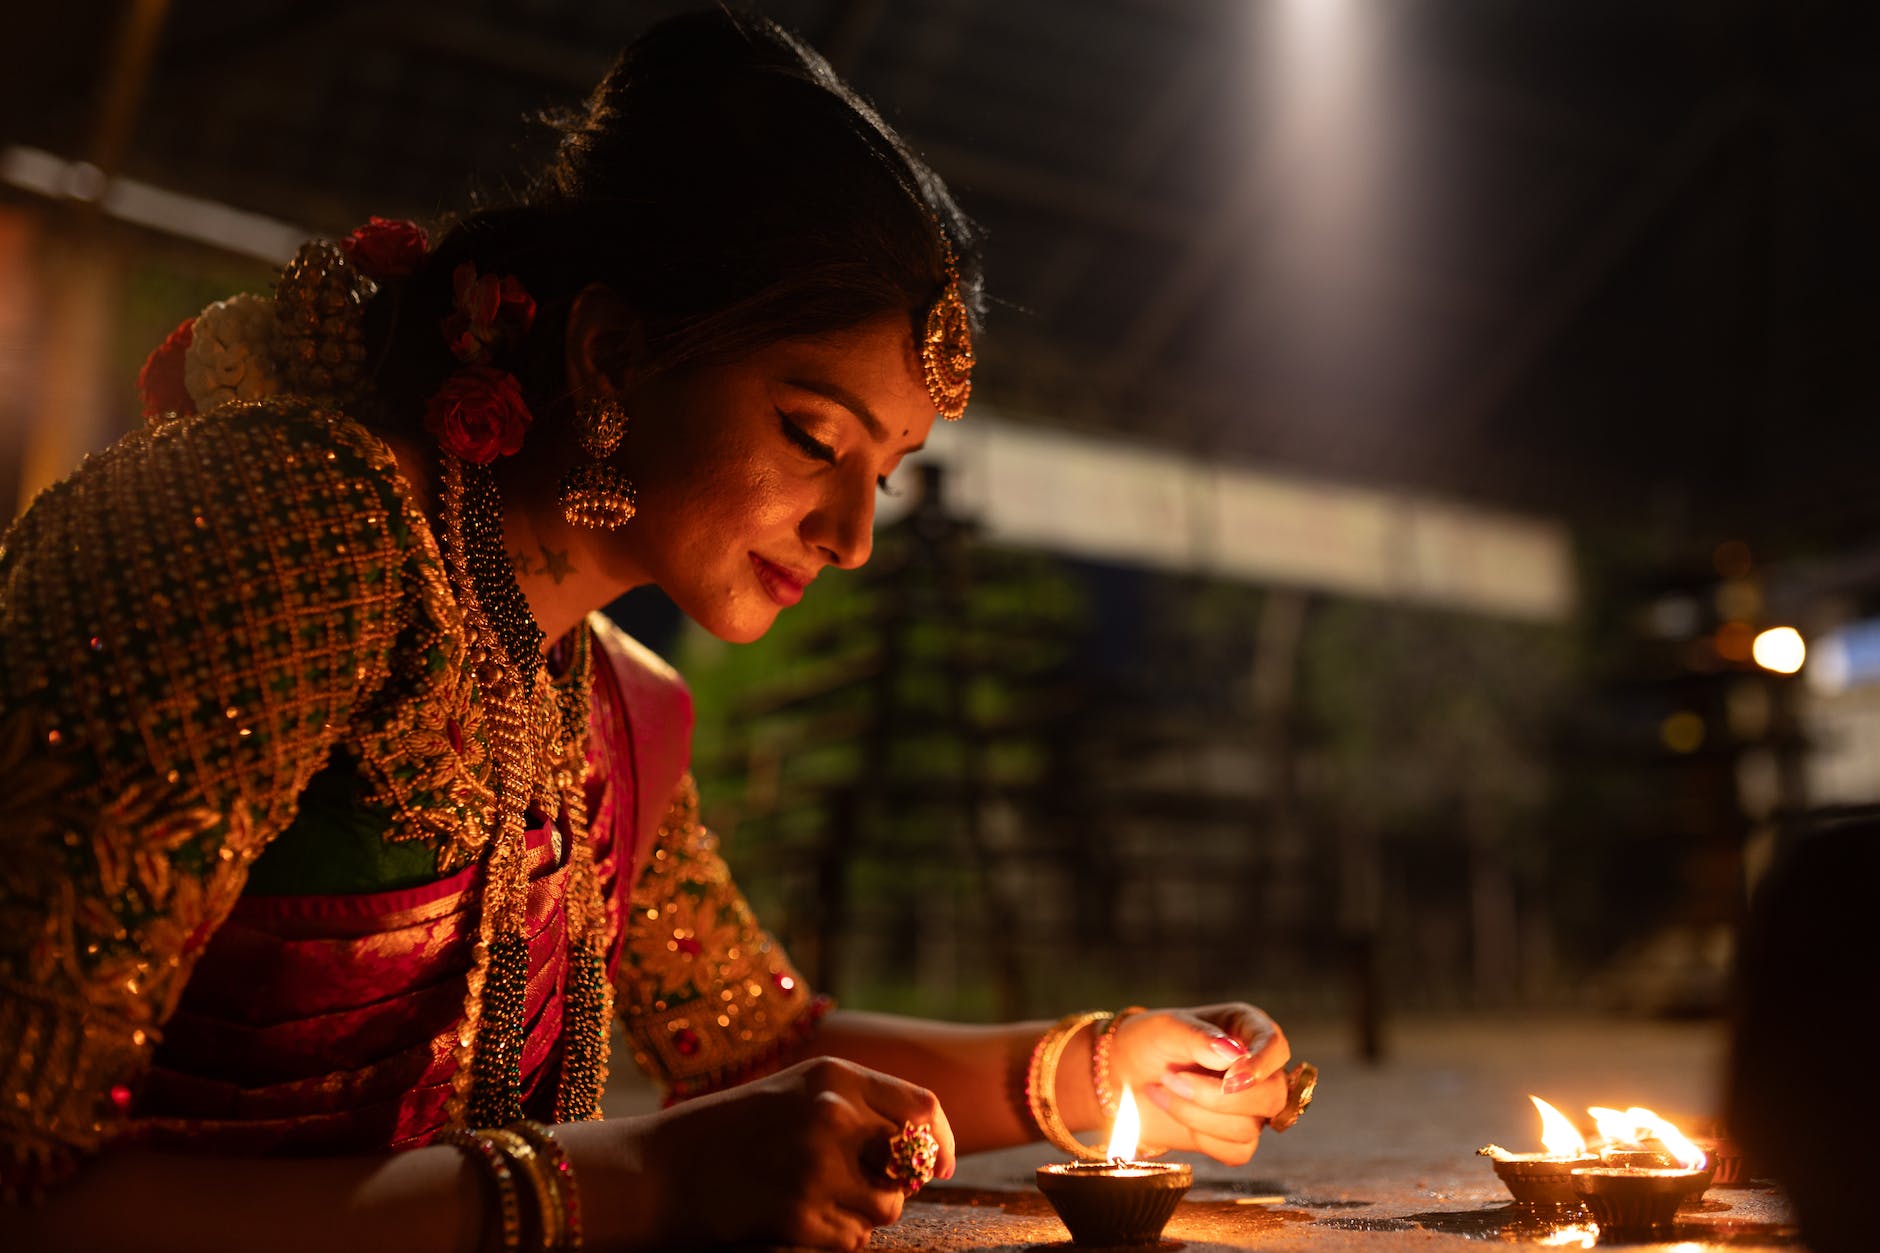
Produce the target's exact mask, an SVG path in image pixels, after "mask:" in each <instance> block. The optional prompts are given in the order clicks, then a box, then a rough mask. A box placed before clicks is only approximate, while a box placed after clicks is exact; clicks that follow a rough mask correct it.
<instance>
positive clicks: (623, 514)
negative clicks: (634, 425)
mask: <svg viewBox="0 0 1880 1253" xmlns="http://www.w3.org/2000/svg"><path fill="white" fill-rule="evenodd" d="M574 430H575V437H576V438H577V439H579V440H580V441H581V451H582V452H584V453H586V454H587V459H586V460H584V461H580V462H577V463H576V464H575V465H574V466H573V467H571V468H570V469H569V471H568V473H567V474H565V475H564V476H562V480H561V512H562V516H563V517H565V518H567V519H568V521H569V522H570V523H571V524H573V525H575V526H584V527H587V528H589V529H591V530H596V531H611V530H614V529H616V528H618V527H622V526H625V525H626V524H627V522H628V521H629V520H630V519H631V518H632V517H633V514H634V511H635V510H636V508H637V507H638V506H637V503H636V501H635V499H634V493H633V484H631V483H629V482H627V480H626V477H625V476H624V475H622V474H621V473H620V471H618V470H616V469H614V468H613V467H612V466H610V465H608V464H607V458H608V457H610V456H612V455H613V452H614V449H616V448H618V447H620V440H621V437H622V436H624V435H625V434H626V433H627V411H626V410H625V409H623V408H621V407H620V402H619V401H618V400H615V399H614V398H613V397H611V396H592V397H588V398H586V399H583V400H582V401H581V403H580V405H579V406H577V407H576V409H575V415H574Z"/></svg>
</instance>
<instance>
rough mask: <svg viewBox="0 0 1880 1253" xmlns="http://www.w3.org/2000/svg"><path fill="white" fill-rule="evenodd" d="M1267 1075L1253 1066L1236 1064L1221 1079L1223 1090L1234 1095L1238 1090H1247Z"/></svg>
mask: <svg viewBox="0 0 1880 1253" xmlns="http://www.w3.org/2000/svg"><path fill="white" fill-rule="evenodd" d="M1264 1077H1265V1076H1263V1075H1261V1074H1259V1073H1257V1072H1256V1071H1255V1070H1254V1068H1253V1067H1252V1066H1235V1067H1232V1068H1231V1069H1229V1070H1228V1072H1227V1074H1226V1076H1225V1077H1223V1078H1222V1080H1221V1091H1223V1092H1225V1093H1227V1094H1228V1095H1229V1096H1232V1095H1233V1094H1234V1093H1236V1092H1245V1091H1246V1090H1247V1089H1248V1088H1251V1087H1252V1086H1253V1085H1254V1084H1256V1083H1258V1082H1260V1080H1261V1079H1263V1078H1264Z"/></svg>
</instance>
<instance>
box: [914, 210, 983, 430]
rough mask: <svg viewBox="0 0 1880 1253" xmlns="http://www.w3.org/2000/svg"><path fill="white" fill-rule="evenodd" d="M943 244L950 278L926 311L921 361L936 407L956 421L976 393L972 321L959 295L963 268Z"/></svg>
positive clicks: (948, 277) (944, 416)
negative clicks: (968, 400)
mask: <svg viewBox="0 0 1880 1253" xmlns="http://www.w3.org/2000/svg"><path fill="white" fill-rule="evenodd" d="M941 246H942V247H943V248H944V249H945V250H946V273H947V281H946V286H945V287H943V288H942V289H941V290H940V294H939V295H938V296H937V297H935V298H934V302H933V304H932V306H931V307H929V308H928V310H927V322H926V326H925V327H924V328H923V330H922V333H921V342H920V364H921V372H922V373H923V374H924V375H925V376H926V380H927V395H928V396H929V397H930V398H931V399H932V400H933V407H934V408H935V409H938V410H939V411H940V416H941V417H943V418H945V419H946V420H947V421H949V422H957V421H959V420H960V417H961V415H963V414H964V413H965V412H966V400H967V398H968V397H969V396H971V395H972V394H973V362H974V360H975V358H974V357H973V324H972V319H971V317H970V316H969V315H968V314H967V312H966V301H965V299H964V298H963V297H962V296H961V295H960V268H959V263H958V262H956V261H955V260H954V259H953V247H952V245H951V244H948V243H945V242H944V241H943V242H942V244H941Z"/></svg>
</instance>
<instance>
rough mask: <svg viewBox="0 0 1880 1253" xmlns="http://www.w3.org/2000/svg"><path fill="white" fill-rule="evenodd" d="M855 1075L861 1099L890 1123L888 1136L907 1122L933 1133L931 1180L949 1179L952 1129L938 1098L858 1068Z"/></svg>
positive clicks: (918, 1088) (952, 1156)
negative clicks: (935, 1152)
mask: <svg viewBox="0 0 1880 1253" xmlns="http://www.w3.org/2000/svg"><path fill="white" fill-rule="evenodd" d="M857 1074H858V1075H859V1076H860V1078H861V1083H862V1088H861V1097H862V1100H863V1101H864V1102H866V1103H867V1105H868V1107H869V1108H870V1109H872V1110H874V1111H875V1112H876V1113H877V1114H879V1115H881V1117H882V1118H883V1119H885V1120H887V1122H888V1123H889V1124H890V1127H889V1129H888V1134H889V1135H898V1134H900V1132H901V1130H902V1129H903V1127H905V1126H906V1124H908V1123H913V1124H914V1125H915V1126H916V1127H917V1128H918V1127H926V1128H927V1129H928V1130H929V1131H931V1132H932V1133H933V1137H934V1140H935V1141H936V1142H937V1143H938V1144H939V1146H940V1155H939V1161H938V1162H937V1163H936V1164H935V1166H934V1178H936V1179H951V1178H952V1177H953V1168H954V1163H955V1160H956V1158H955V1151H954V1143H953V1126H952V1124H951V1123H949V1122H948V1121H947V1115H946V1111H945V1110H944V1109H941V1108H940V1099H939V1098H938V1097H936V1096H935V1095H934V1094H933V1093H931V1092H929V1091H928V1090H927V1089H926V1088H923V1087H919V1086H917V1085H915V1084H912V1083H907V1082H905V1081H903V1080H900V1079H896V1078H894V1077H893V1076H891V1075H884V1074H882V1073H880V1072H879V1071H873V1070H861V1069H860V1068H857Z"/></svg>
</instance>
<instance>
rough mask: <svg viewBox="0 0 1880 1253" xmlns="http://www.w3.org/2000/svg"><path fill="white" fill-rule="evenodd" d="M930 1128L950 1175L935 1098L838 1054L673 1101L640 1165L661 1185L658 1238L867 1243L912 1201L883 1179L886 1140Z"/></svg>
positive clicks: (947, 1130) (946, 1134) (945, 1131)
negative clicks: (913, 1126)
mask: <svg viewBox="0 0 1880 1253" xmlns="http://www.w3.org/2000/svg"><path fill="white" fill-rule="evenodd" d="M908 1122H913V1123H917V1124H918V1123H925V1124H927V1125H928V1126H929V1127H931V1128H932V1130H933V1134H934V1137H935V1138H936V1139H937V1140H938V1141H939V1142H940V1161H939V1165H938V1167H937V1169H936V1177H939V1178H946V1177H948V1176H950V1175H951V1174H952V1173H953V1162H954V1155H953V1131H952V1128H951V1127H949V1126H948V1125H947V1118H946V1114H945V1113H944V1112H943V1111H942V1110H941V1108H940V1102H939V1101H938V1100H936V1099H935V1097H934V1095H933V1093H931V1092H929V1091H927V1090H926V1089H925V1088H920V1087H916V1086H915V1085H913V1084H911V1083H906V1082H903V1081H902V1080H900V1079H896V1078H894V1077H892V1076H890V1075H885V1074H882V1073H881V1072H879V1071H874V1070H869V1069H866V1068H865V1067H862V1066H857V1065H855V1064H854V1063H852V1062H846V1061H841V1060H839V1059H837V1058H833V1057H818V1058H812V1059H810V1060H809V1061H805V1062H799V1063H798V1064H796V1065H794V1066H792V1067H790V1068H789V1069H788V1070H784V1071H781V1072H779V1073H777V1074H775V1075H772V1076H770V1077H769V1078H766V1079H760V1080H755V1081H753V1082H751V1083H747V1084H743V1085H740V1086H738V1087H735V1088H728V1089H726V1090H725V1091H723V1092H716V1093H713V1094H712V1095H710V1096H702V1097H698V1098H695V1099H693V1100H690V1101H686V1102H684V1103H683V1104H680V1105H676V1106H674V1107H673V1108H671V1109H669V1110H665V1111H663V1112H661V1113H659V1114H657V1115H654V1116H653V1117H652V1118H650V1119H648V1120H647V1126H646V1129H645V1139H644V1141H643V1142H642V1146H641V1147H642V1150H643V1155H644V1156H643V1158H642V1162H641V1165H642V1168H643V1169H644V1170H645V1171H646V1172H647V1173H648V1174H649V1175H651V1176H652V1177H653V1178H654V1179H655V1180H657V1181H658V1183H659V1185H660V1186H659V1187H658V1189H657V1194H658V1196H659V1198H660V1200H659V1203H658V1211H659V1212H658V1213H657V1215H655V1216H653V1217H654V1219H655V1221H654V1224H653V1225H654V1227H655V1228H656V1230H657V1232H658V1234H659V1236H660V1237H661V1238H660V1239H659V1243H660V1244H661V1245H670V1246H686V1247H690V1246H697V1245H712V1244H740V1243H743V1244H777V1245H789V1246H793V1247H800V1248H813V1249H844V1250H848V1249H859V1248H861V1247H862V1246H863V1245H864V1244H866V1243H867V1242H868V1237H869V1234H870V1233H871V1232H872V1231H874V1229H875V1228H876V1227H880V1226H885V1225H886V1224H888V1223H892V1222H894V1221H895V1220H896V1219H897V1218H899V1217H900V1216H901V1204H902V1202H903V1201H904V1200H905V1199H906V1196H905V1194H904V1193H903V1192H902V1191H901V1189H900V1188H899V1187H898V1186H897V1185H895V1184H894V1183H891V1182H890V1181H889V1180H887V1179H886V1178H885V1177H884V1176H883V1175H882V1174H881V1169H880V1167H881V1163H883V1162H884V1161H885V1160H886V1155H887V1146H888V1140H889V1137H891V1136H893V1135H895V1134H896V1133H897V1132H899V1131H900V1130H901V1127H902V1124H904V1123H908Z"/></svg>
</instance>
